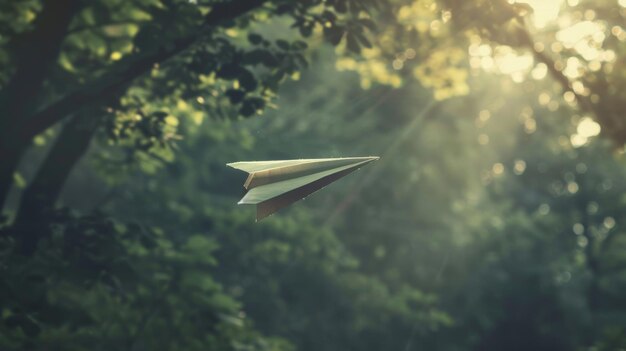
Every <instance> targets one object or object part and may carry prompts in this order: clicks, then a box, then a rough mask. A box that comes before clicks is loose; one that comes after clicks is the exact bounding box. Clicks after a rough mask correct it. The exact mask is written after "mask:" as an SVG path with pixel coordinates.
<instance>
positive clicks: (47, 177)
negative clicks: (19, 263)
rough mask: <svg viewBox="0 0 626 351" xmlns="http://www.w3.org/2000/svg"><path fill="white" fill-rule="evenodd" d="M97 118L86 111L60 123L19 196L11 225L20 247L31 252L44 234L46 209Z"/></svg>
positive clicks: (53, 201) (86, 143)
mask: <svg viewBox="0 0 626 351" xmlns="http://www.w3.org/2000/svg"><path fill="white" fill-rule="evenodd" d="M96 121H97V118H93V116H90V115H89V114H88V113H87V114H85V115H81V116H77V117H74V118H72V119H71V120H70V121H68V123H67V124H66V125H65V126H64V128H63V130H62V131H61V134H60V135H59V137H58V138H57V139H56V142H55V144H54V145H53V147H52V149H51V150H50V153H49V154H48V156H47V157H46V159H45V160H44V162H43V163H42V165H41V167H40V168H39V171H38V172H37V174H36V175H35V177H34V179H33V180H32V181H31V183H30V184H29V185H28V187H27V188H26V190H25V191H24V193H23V195H22V201H21V203H20V206H19V209H18V211H17V216H16V219H15V226H16V227H17V228H18V229H19V230H20V231H21V235H20V239H19V241H20V247H21V251H22V252H23V253H24V254H31V253H32V252H33V251H34V250H35V248H36V246H37V243H38V242H39V240H40V239H41V238H42V237H44V236H46V235H47V233H48V223H49V220H50V212H51V210H53V208H54V205H55V204H56V202H57V199H58V197H59V195H60V194H61V190H62V189H63V186H64V184H65V182H66V180H67V178H68V176H69V175H70V172H71V171H72V169H73V168H74V166H75V165H76V163H77V162H78V161H79V160H80V158H81V157H82V156H83V155H84V154H85V152H86V151H87V149H88V148H89V144H90V141H91V138H92V137H93V135H94V132H95V131H96V129H97V126H98V124H97V123H96Z"/></svg>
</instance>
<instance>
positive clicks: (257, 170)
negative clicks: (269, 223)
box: [228, 157, 378, 221]
mask: <svg viewBox="0 0 626 351" xmlns="http://www.w3.org/2000/svg"><path fill="white" fill-rule="evenodd" d="M377 159H378V157H350V158H328V159H304V160H286V161H261V162H235V163H229V164H228V166H231V167H233V168H236V169H240V170H243V171H246V172H248V173H250V175H249V176H248V179H247V180H246V183H245V185H244V186H245V187H246V189H248V190H249V191H248V193H247V194H246V195H245V196H244V197H243V198H242V199H241V201H239V204H254V205H257V221H258V220H261V219H263V218H265V217H267V216H269V215H271V214H272V213H274V212H276V211H278V210H279V209H281V208H283V207H285V206H288V205H290V204H292V203H294V202H295V201H298V200H300V199H303V198H305V197H306V196H308V195H309V194H311V193H313V192H315V191H317V190H319V189H321V188H323V187H325V186H326V185H328V184H330V183H332V182H334V181H335V180H337V179H339V178H341V177H343V176H345V175H347V174H350V173H351V172H353V171H355V170H357V169H358V168H359V167H361V166H363V165H365V164H367V163H369V162H371V161H374V160H377Z"/></svg>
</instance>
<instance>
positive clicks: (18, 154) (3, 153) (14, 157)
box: [0, 144, 26, 214]
mask: <svg viewBox="0 0 626 351" xmlns="http://www.w3.org/2000/svg"><path fill="white" fill-rule="evenodd" d="M25 150H26V147H24V146H22V145H18V144H14V145H12V146H10V145H1V144H0V214H1V213H2V210H3V209H4V206H5V205H6V201H7V198H8V196H9V191H10V190H11V187H12V185H13V175H14V174H15V171H16V170H17V166H18V164H19V162H20V159H21V158H22V154H23V153H24V151H25Z"/></svg>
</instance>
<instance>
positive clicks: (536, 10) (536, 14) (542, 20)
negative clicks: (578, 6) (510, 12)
mask: <svg viewBox="0 0 626 351" xmlns="http://www.w3.org/2000/svg"><path fill="white" fill-rule="evenodd" d="M515 2H516V3H524V4H528V5H530V7H532V8H533V14H532V21H533V24H534V25H535V27H537V28H543V27H545V26H546V25H548V24H549V23H550V22H552V21H554V20H555V19H556V18H557V17H558V16H559V11H560V10H561V6H562V5H563V0H517V1H515Z"/></svg>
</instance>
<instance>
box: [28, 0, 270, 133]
mask: <svg viewBox="0 0 626 351" xmlns="http://www.w3.org/2000/svg"><path fill="white" fill-rule="evenodd" d="M266 1H267V0H240V1H232V2H228V3H220V4H218V5H215V6H214V7H213V9H212V10H211V12H209V13H208V14H207V16H206V18H205V24H204V27H203V28H199V29H198V31H197V32H196V33H194V34H192V35H190V36H188V37H185V38H182V39H179V40H177V41H176V42H175V43H174V44H173V45H171V43H168V44H170V45H169V46H164V47H162V48H161V49H159V50H157V51H155V52H152V53H150V54H138V55H143V56H142V57H137V56H135V57H131V58H129V59H127V60H122V61H120V63H118V64H117V65H114V66H113V67H112V69H111V72H112V73H110V74H107V75H105V76H103V77H102V78H99V79H98V80H97V82H94V83H93V84H91V86H96V87H97V88H93V89H91V90H87V91H77V92H73V93H71V94H69V95H67V96H65V97H63V98H62V99H60V100H59V101H57V102H55V103H53V104H51V105H49V106H48V107H46V108H44V109H42V110H40V111H39V112H36V113H35V114H34V115H33V116H32V117H31V118H29V119H28V121H27V123H24V125H23V127H22V128H20V130H19V135H20V138H23V139H25V140H29V139H30V138H32V137H34V136H35V135H37V134H39V133H41V132H43V131H44V130H46V129H47V128H49V127H50V126H52V125H54V124H55V123H57V122H59V121H60V120H62V119H63V118H65V117H66V116H68V115H69V114H71V113H73V112H74V111H76V110H78V109H79V108H81V107H84V106H86V105H91V104H93V103H95V102H101V101H103V100H106V99H108V97H110V96H111V95H112V94H115V93H117V92H119V90H120V89H123V88H124V87H126V86H127V85H128V84H130V83H131V82H132V81H133V80H135V79H136V78H138V77H140V76H142V75H143V74H145V73H147V72H149V71H150V69H152V67H153V66H154V65H155V64H160V63H163V62H165V61H167V60H168V59H170V58H172V57H174V56H176V55H178V54H180V53H182V52H183V51H185V50H186V49H188V48H189V47H191V46H192V45H193V44H194V43H195V42H196V40H197V39H198V37H199V35H200V33H201V31H202V30H204V29H207V28H211V27H215V26H218V25H220V24H223V23H225V22H227V21H231V20H234V19H236V18H237V17H239V16H242V15H244V14H246V13H248V12H250V11H252V10H254V9H256V8H259V7H261V6H263V4H264V3H265V2H266Z"/></svg>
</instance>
